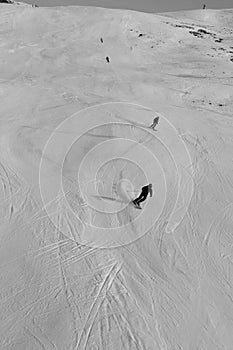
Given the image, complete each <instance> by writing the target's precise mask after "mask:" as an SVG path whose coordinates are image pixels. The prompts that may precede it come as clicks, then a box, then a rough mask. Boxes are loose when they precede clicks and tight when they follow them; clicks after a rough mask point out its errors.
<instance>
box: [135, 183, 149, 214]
mask: <svg viewBox="0 0 233 350" xmlns="http://www.w3.org/2000/svg"><path fill="white" fill-rule="evenodd" d="M149 193H150V197H152V184H149V185H146V186H143V187H142V189H141V193H140V195H139V196H138V197H137V198H136V199H134V200H133V201H132V202H133V204H134V205H135V206H136V207H137V208H140V209H141V207H140V203H141V202H144V201H145V200H146V198H147V196H148V194H149Z"/></svg>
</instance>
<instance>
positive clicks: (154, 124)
mask: <svg viewBox="0 0 233 350" xmlns="http://www.w3.org/2000/svg"><path fill="white" fill-rule="evenodd" d="M158 124H159V117H155V118H154V120H153V123H152V124H151V126H150V129H153V130H155V127H156V125H158Z"/></svg>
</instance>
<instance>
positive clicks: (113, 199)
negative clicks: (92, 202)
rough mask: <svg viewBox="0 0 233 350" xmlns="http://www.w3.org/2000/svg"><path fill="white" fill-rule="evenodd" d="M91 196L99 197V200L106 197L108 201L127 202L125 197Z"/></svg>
mask: <svg viewBox="0 0 233 350" xmlns="http://www.w3.org/2000/svg"><path fill="white" fill-rule="evenodd" d="M92 197H94V198H96V199H99V200H101V199H106V200H108V201H112V202H118V203H128V202H129V201H128V200H126V199H125V198H124V200H121V199H117V198H112V197H107V196H92Z"/></svg>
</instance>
